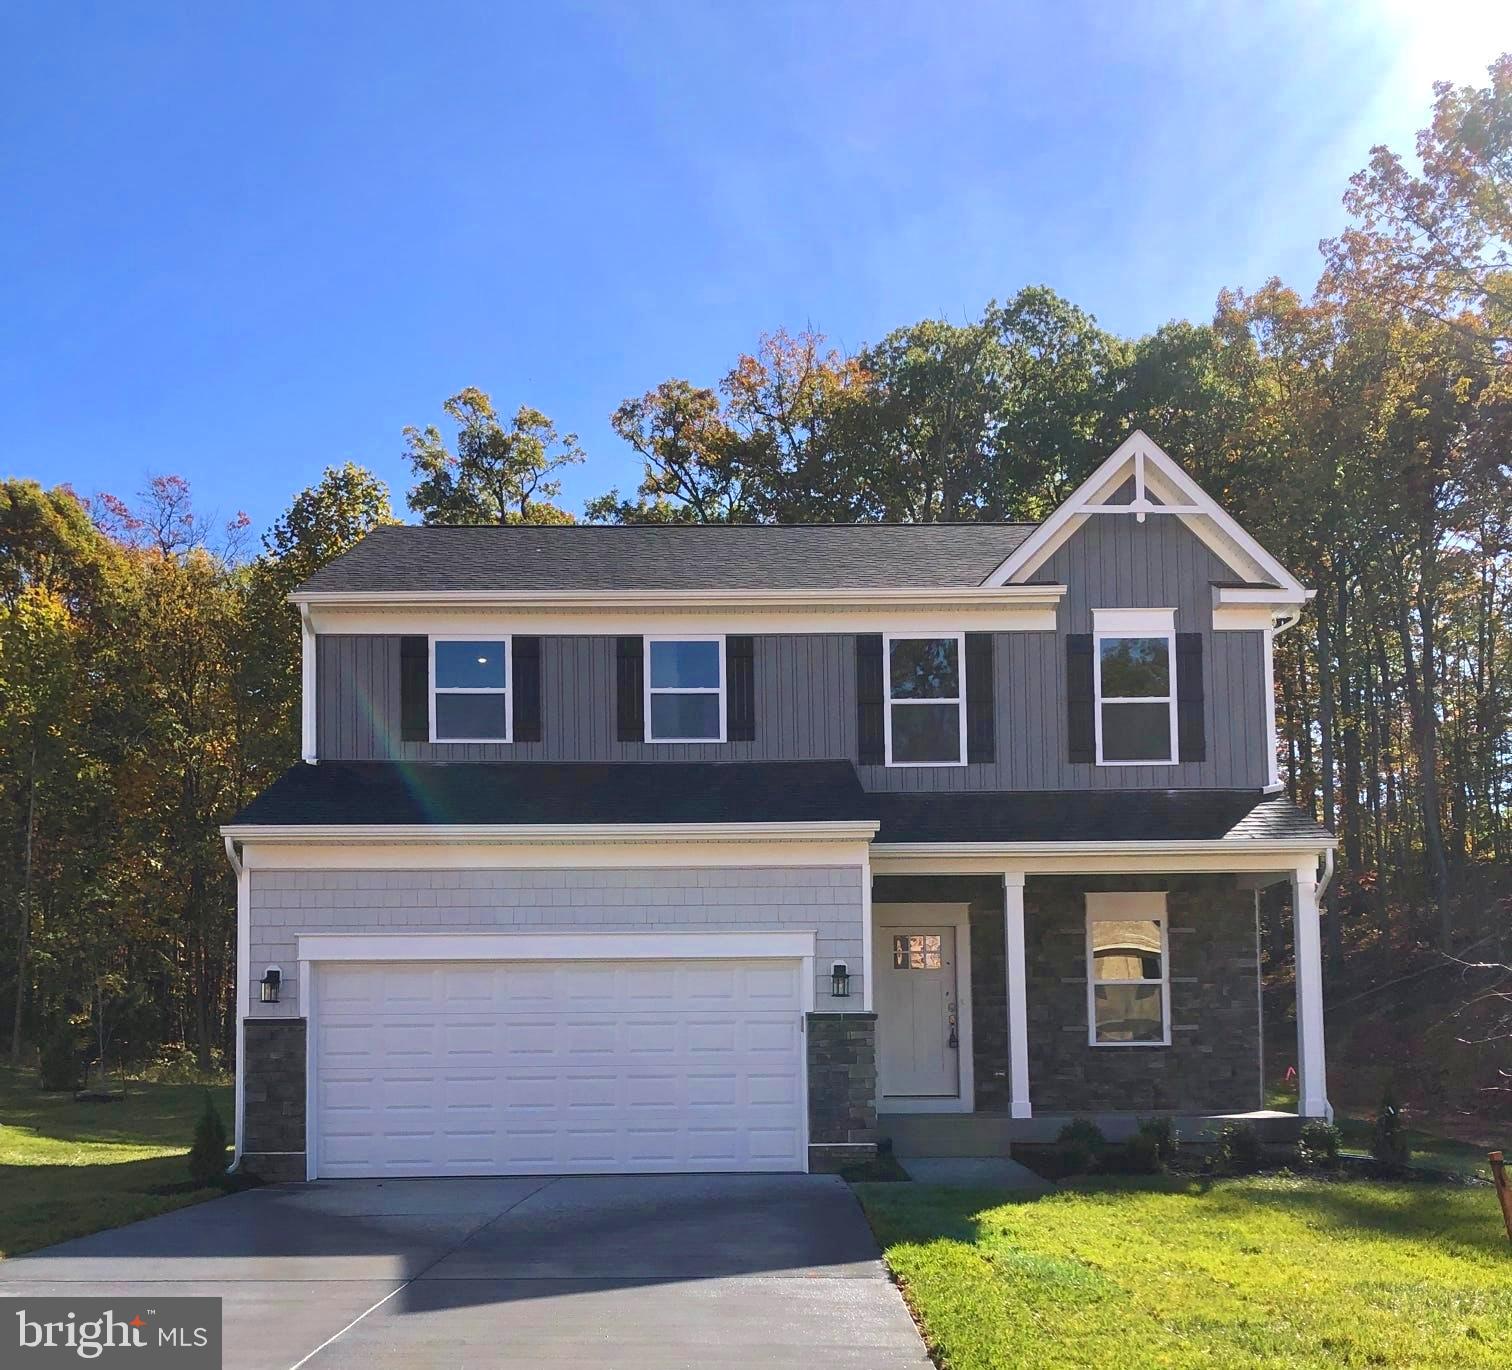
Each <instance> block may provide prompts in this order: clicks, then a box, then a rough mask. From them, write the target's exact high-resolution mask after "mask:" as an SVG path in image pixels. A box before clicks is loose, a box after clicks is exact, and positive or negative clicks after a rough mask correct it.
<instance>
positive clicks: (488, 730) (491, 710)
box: [430, 637, 510, 742]
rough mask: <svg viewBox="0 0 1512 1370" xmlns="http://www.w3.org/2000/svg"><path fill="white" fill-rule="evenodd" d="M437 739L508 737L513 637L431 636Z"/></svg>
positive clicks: (493, 739)
mask: <svg viewBox="0 0 1512 1370" xmlns="http://www.w3.org/2000/svg"><path fill="white" fill-rule="evenodd" d="M430 678H431V710H430V735H431V741H432V742H508V741H509V723H510V691H509V639H508V638H507V637H506V638H487V639H483V638H441V637H433V638H432V639H431V672H430Z"/></svg>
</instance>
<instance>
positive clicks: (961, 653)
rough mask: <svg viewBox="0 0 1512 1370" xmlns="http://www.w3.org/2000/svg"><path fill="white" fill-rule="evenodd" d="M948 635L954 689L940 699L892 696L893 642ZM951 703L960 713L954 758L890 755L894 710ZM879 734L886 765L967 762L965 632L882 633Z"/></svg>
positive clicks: (901, 766)
mask: <svg viewBox="0 0 1512 1370" xmlns="http://www.w3.org/2000/svg"><path fill="white" fill-rule="evenodd" d="M944 638H949V639H950V640H952V641H953V642H954V643H955V645H956V693H955V695H954V696H953V697H951V696H942V697H940V698H939V699H894V698H893V697H892V649H893V643H895V642H930V641H935V640H938V639H944ZM942 704H954V705H955V706H956V711H957V714H958V715H959V720H958V721H959V724H960V727H959V740H958V742H957V754H956V760H954V761H896V760H894V759H893V710H894V709H895V708H900V709H907V708H928V707H929V706H930V705H935V706H939V705H942ZM882 736H883V738H884V741H885V751H884V753H883V757H884V760H885V761H886V764H887V765H888V766H892V767H896V768H899V769H910V770H915V769H919V768H923V767H931V766H964V765H965V764H966V634H965V633H964V632H954V631H950V632H911V633H883V634H882Z"/></svg>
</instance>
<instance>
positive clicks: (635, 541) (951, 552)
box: [299, 523, 1035, 592]
mask: <svg viewBox="0 0 1512 1370" xmlns="http://www.w3.org/2000/svg"><path fill="white" fill-rule="evenodd" d="M1034 527H1035V525H1034V524H1031V523H908V524H898V523H882V524H713V525H710V524H698V525H668V524H640V525H627V526H618V525H609V526H604V525H577V526H560V527H557V526H543V525H535V524H525V525H515V526H511V527H505V528H498V527H486V528H485V527H463V528H447V527H426V526H418V525H410V524H401V525H394V526H389V527H383V528H377V529H375V530H374V531H373V532H371V533H369V534H368V535H367V536H366V537H365V538H363V539H362V541H361V542H359V543H358V544H357V545H356V546H355V547H353V548H352V549H351V550H350V551H348V552H346V553H344V554H343V555H341V556H339V557H337V558H336V560H335V561H333V562H331V563H330V565H328V566H325V567H322V568H321V569H320V570H319V571H317V572H316V573H315V574H314V575H313V576H311V577H310V579H309V580H307V581H306V582H305V583H304V584H303V585H301V586H300V587H299V588H300V589H301V590H311V591H355V592H365V591H375V590H394V591H437V590H476V591H485V592H486V591H510V590H717V589H731V590H801V589H816V590H820V589H822V590H842V589H870V588H876V587H884V586H906V587H940V588H949V587H953V586H974V585H980V584H981V583H982V582H983V581H984V580H986V579H987V577H988V576H989V575H991V574H992V572H993V571H994V570H996V569H997V567H998V566H999V565H1001V563H1002V562H1003V561H1004V560H1006V558H1007V557H1008V556H1009V554H1010V553H1012V552H1013V551H1014V549H1015V548H1017V547H1018V546H1019V544H1020V543H1022V542H1023V541H1024V539H1025V538H1027V537H1028V536H1029V534H1030V533H1031V532H1033V531H1034Z"/></svg>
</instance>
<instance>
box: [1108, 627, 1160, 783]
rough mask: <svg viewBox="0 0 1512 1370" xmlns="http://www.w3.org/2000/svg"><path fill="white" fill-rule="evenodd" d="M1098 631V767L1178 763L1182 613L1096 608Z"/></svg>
mask: <svg viewBox="0 0 1512 1370" xmlns="http://www.w3.org/2000/svg"><path fill="white" fill-rule="evenodd" d="M1093 630H1094V631H1093V671H1094V676H1093V680H1094V687H1095V697H1096V726H1097V763H1098V765H1100V766H1151V765H1157V766H1158V765H1170V764H1172V763H1174V762H1175V760H1176V758H1177V754H1178V753H1177V731H1176V611H1175V610H1174V609H1095V610H1093Z"/></svg>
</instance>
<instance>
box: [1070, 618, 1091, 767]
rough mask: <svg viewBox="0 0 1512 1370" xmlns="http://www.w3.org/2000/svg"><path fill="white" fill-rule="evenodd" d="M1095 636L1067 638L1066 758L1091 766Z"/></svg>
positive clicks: (1084, 635)
mask: <svg viewBox="0 0 1512 1370" xmlns="http://www.w3.org/2000/svg"><path fill="white" fill-rule="evenodd" d="M1095 707H1096V704H1095V701H1094V700H1093V697H1092V634H1091V633H1068V634H1067V635H1066V759H1067V760H1069V761H1071V762H1073V763H1080V764H1085V765H1091V764H1092V763H1093V762H1095V761H1096V760H1097V732H1096V729H1095V727H1094V724H1093V719H1092V713H1093V710H1094V709H1095Z"/></svg>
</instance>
